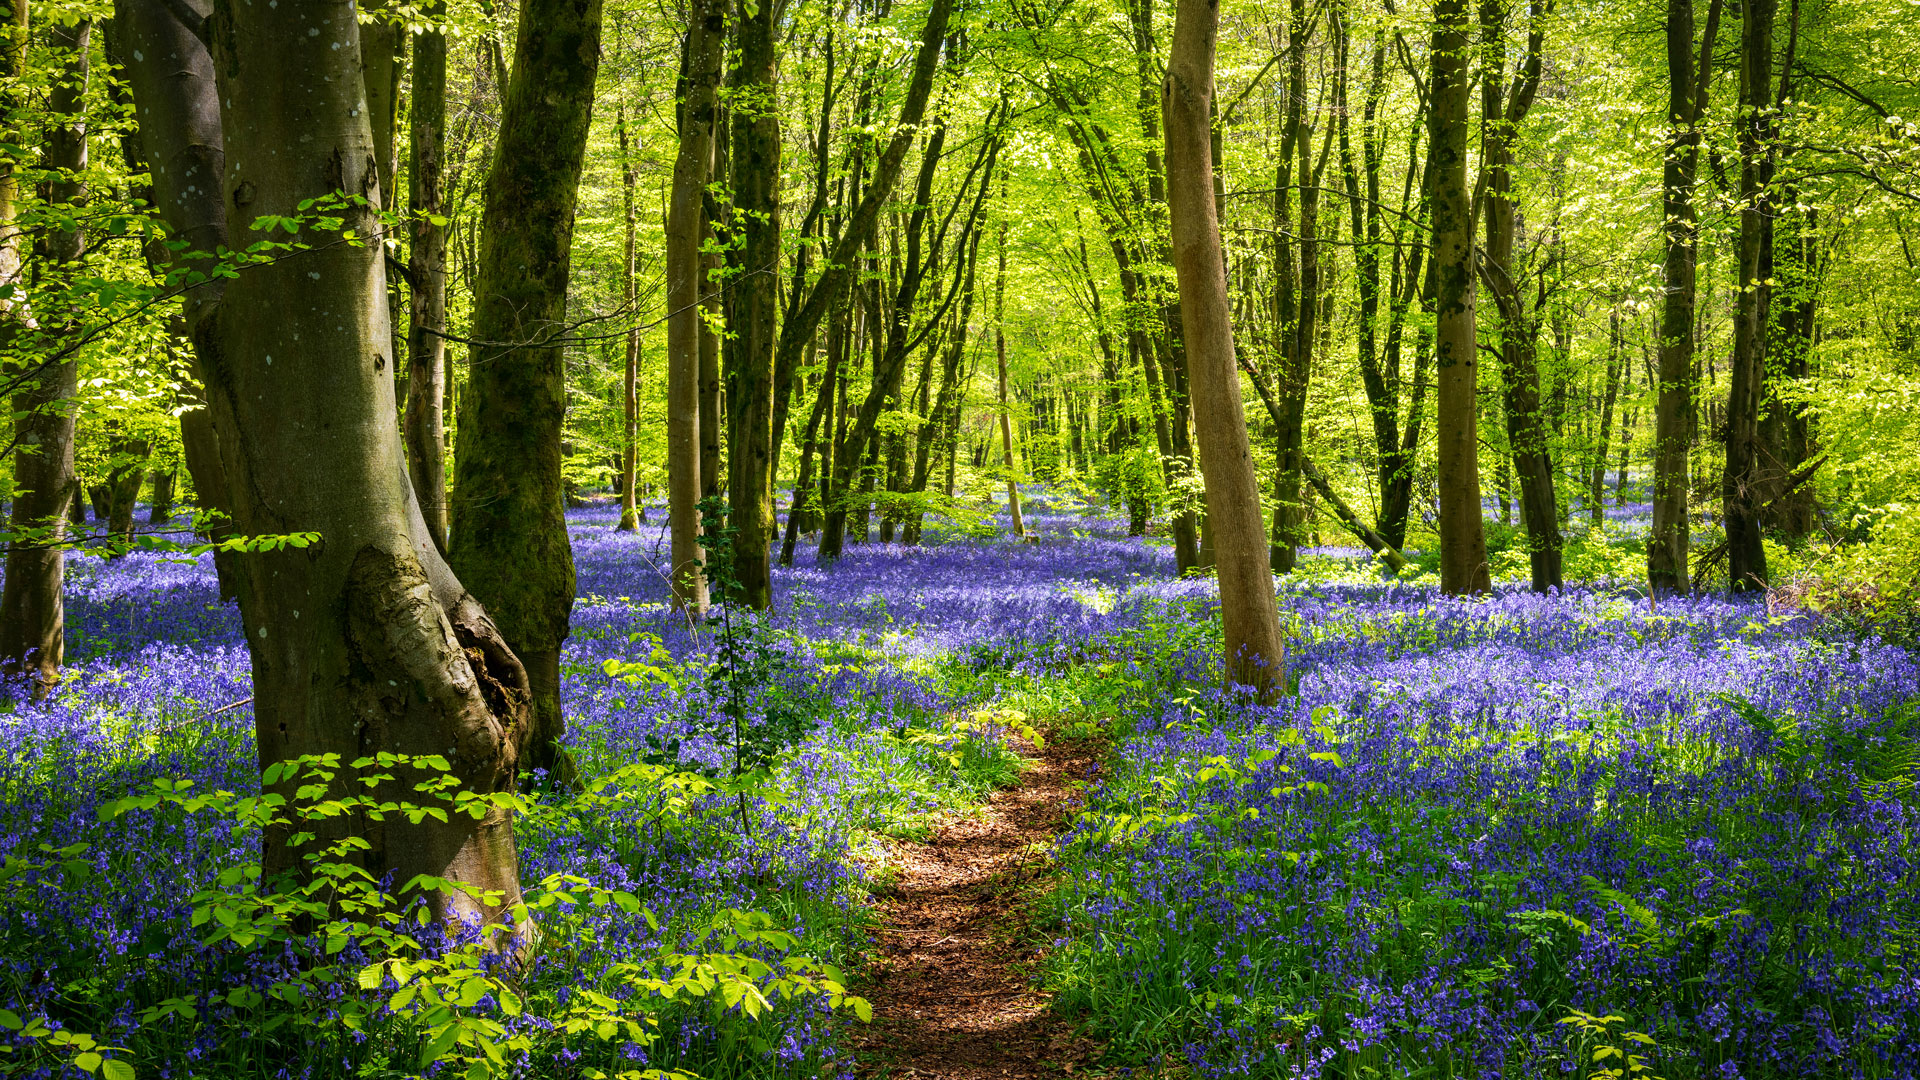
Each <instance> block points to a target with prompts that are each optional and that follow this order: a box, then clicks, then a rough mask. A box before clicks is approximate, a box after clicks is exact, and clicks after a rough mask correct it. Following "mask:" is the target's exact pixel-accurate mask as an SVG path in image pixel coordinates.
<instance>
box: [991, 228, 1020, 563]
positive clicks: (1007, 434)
mask: <svg viewBox="0 0 1920 1080" xmlns="http://www.w3.org/2000/svg"><path fill="white" fill-rule="evenodd" d="M996 248H997V250H998V258H999V270H998V272H997V273H996V274H995V275H994V279H993V354H994V358H995V364H996V367H997V370H998V371H999V373H1000V379H999V387H1000V410H999V411H1000V465H1001V467H1002V468H1004V469H1006V471H1007V512H1008V513H1009V514H1011V515H1012V516H1013V535H1015V536H1025V535H1027V524H1026V522H1025V521H1024V520H1023V519H1022V518H1021V516H1020V480H1019V476H1018V474H1017V473H1016V472H1015V466H1014V460H1013V408H1012V403H1011V401H1010V400H1009V399H1008V396H1007V223H1006V221H1005V220H1004V219H1002V220H1001V222H1000V242H999V243H998V244H997V245H996Z"/></svg>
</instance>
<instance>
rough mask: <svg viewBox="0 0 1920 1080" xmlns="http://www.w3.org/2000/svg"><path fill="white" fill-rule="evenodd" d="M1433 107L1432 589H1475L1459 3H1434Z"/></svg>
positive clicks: (1470, 286) (1482, 577) (1476, 435)
mask: <svg viewBox="0 0 1920 1080" xmlns="http://www.w3.org/2000/svg"><path fill="white" fill-rule="evenodd" d="M1433 14H1434V27H1433V53H1432V55H1433V78H1432V87H1433V89H1432V94H1433V105H1432V108H1431V109H1429V110H1428V114H1427V123H1428V126H1429V135H1428V143H1429V145H1430V146H1431V147H1432V164H1431V165H1429V166H1428V167H1429V168H1430V169H1431V170H1432V172H1433V178H1432V183H1433V189H1432V190H1433V271H1434V276H1435V279H1436V280H1435V296H1434V303H1435V307H1436V315H1437V317H1438V327H1437V329H1436V331H1435V334H1434V349H1435V353H1434V368H1435V381H1436V384H1437V385H1436V389H1437V391H1438V393H1437V398H1438V400H1437V402H1436V408H1435V426H1436V427H1437V428H1438V431H1437V432H1436V433H1435V442H1436V444H1437V447H1438V450H1439V456H1440V465H1439V486H1440V588H1441V591H1443V592H1445V593H1446V594H1447V595H1449V596H1461V595H1466V594H1469V593H1484V592H1487V591H1488V590H1490V589H1491V588H1492V587H1493V585H1492V581H1491V579H1490V578H1489V576H1488V573H1487V538H1486V530H1485V527H1484V525H1483V523H1482V520H1481V512H1480V424H1479V413H1478V410H1479V402H1478V400H1477V398H1476V393H1477V391H1478V388H1479V371H1480V367H1479V357H1478V355H1477V350H1478V342H1477V341H1476V340H1475V337H1474V311H1473V308H1474V292H1475V290H1474V274H1473V196H1472V195H1471V193H1470V192H1468V190H1467V130H1468V123H1467V111H1468V109H1467V106H1468V93H1469V91H1470V89H1471V82H1472V80H1471V78H1470V77H1469V73H1468V66H1467V62H1468V59H1469V48H1470V47H1469V44H1468V40H1467V27H1468V21H1467V5H1466V0H1435V3H1434V11H1433Z"/></svg>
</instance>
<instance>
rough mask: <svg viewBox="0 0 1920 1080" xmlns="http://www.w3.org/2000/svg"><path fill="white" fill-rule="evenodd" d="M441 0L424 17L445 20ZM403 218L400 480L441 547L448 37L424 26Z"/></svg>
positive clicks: (416, 48)
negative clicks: (403, 457) (408, 291)
mask: <svg viewBox="0 0 1920 1080" xmlns="http://www.w3.org/2000/svg"><path fill="white" fill-rule="evenodd" d="M445 12H446V5H445V3H444V2H443V0H434V2H433V3H430V4H429V5H428V6H427V7H426V8H425V9H424V13H425V14H426V17H427V19H428V20H429V21H434V20H438V19H440V18H443V17H444V16H445ZM411 107H412V114H413V115H412V120H411V123H410V124H409V148H410V155H409V156H410V158H411V160H410V162H409V164H408V168H407V182H408V199H407V207H408V210H409V211H410V215H411V216H410V217H409V219H408V222H407V229H408V231H409V233H410V234H411V243H410V245H409V247H408V249H407V274H408V276H409V278H410V279H411V281H410V284H411V285H412V287H413V293H412V295H413V299H412V302H411V303H409V304H408V305H407V414H406V440H407V475H408V476H410V477H412V479H413V490H414V494H415V496H416V497H417V498H418V499H419V500H420V513H421V515H422V516H423V517H425V518H426V522H427V530H428V531H429V532H431V533H432V534H433V541H434V543H436V544H438V545H440V549H441V550H442V551H445V550H446V548H447V461H446V442H447V418H446V411H445V409H446V406H445V400H446V392H447V343H446V339H445V338H443V337H442V336H441V335H442V333H444V332H445V330H446V327H447V226H446V220H447V217H448V213H447V205H446V195H445V192H444V191H443V190H442V186H443V185H442V175H443V172H444V168H445V157H446V138H447V36H446V35H445V34H444V33H442V32H440V31H439V30H437V29H434V28H432V27H429V28H427V29H425V30H423V31H421V32H420V34H419V35H418V36H417V37H416V38H415V39H414V44H413V94H412V106H411Z"/></svg>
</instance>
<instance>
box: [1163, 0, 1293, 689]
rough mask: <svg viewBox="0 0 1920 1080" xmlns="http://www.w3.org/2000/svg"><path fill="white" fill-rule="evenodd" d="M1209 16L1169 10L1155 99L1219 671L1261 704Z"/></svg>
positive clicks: (1253, 539) (1275, 649) (1263, 653)
mask: <svg viewBox="0 0 1920 1080" xmlns="http://www.w3.org/2000/svg"><path fill="white" fill-rule="evenodd" d="M1219 18H1220V9H1219V5H1218V0H1180V3H1179V6H1178V8H1177V9H1176V14H1175V17H1174V30H1173V45H1172V49H1171V51H1170V52H1169V54H1168V57H1167V73H1166V81H1165V83H1164V84H1163V87H1162V90H1161V108H1162V110H1163V115H1164V117H1165V125H1164V128H1165V131H1166V148H1167V181H1168V183H1167V196H1168V198H1167V209H1168V216H1169V223H1170V225H1171V226H1172V233H1173V265H1174V271H1175V273H1176V275H1177V276H1178V280H1179V285H1180V318H1181V326H1182V329H1183V331H1184V339H1185V342H1186V354H1187V367H1188V372H1189V375H1190V379H1191V387H1192V391H1193V404H1194V417H1195V419H1196V421H1197V422H1198V426H1199V435H1200V439H1199V441H1200V455H1201V458H1202V466H1203V469H1204V473H1205V477H1206V499H1207V522H1208V525H1209V527H1210V528H1211V529H1212V530H1213V535H1214V545H1215V552H1216V555H1217V558H1218V560H1219V561H1218V566H1219V578H1220V617H1221V623H1222V625H1223V628H1224V630H1225V637H1226V662H1227V670H1228V672H1229V674H1230V676H1231V677H1232V678H1233V679H1234V680H1235V681H1237V682H1240V683H1242V684H1245V685H1248V686H1252V687H1255V688H1257V689H1258V690H1259V691H1260V692H1261V694H1262V696H1270V695H1271V694H1272V693H1274V691H1275V690H1276V688H1277V687H1278V686H1279V684H1280V683H1281V681H1282V671H1281V667H1282V664H1283V662H1284V660H1285V646H1284V644H1283V643H1282V641H1281V639H1280V619H1279V613H1278V610H1277V609H1276V607H1275V605H1274V596H1273V575H1272V572H1271V571H1270V570H1269V569H1268V567H1267V551H1266V535H1265V529H1264V528H1263V527H1262V521H1261V514H1260V488H1259V483H1258V480H1257V479H1256V478H1255V475H1254V469H1253V454H1252V450H1251V448H1250V447H1249V445H1248V442H1247V420H1246V413H1245V410H1244V408H1243V406H1242V404H1241V395H1240V376H1239V373H1238V370H1237V369H1236V367H1235V364H1234V356H1233V322H1232V319H1231V316H1230V312H1229V308H1228V303H1227V276H1226V262H1225V258H1224V256H1223V254H1222V252H1221V247H1220V223H1219V220H1218V218H1217V217H1216V210H1215V206H1214V199H1213V183H1212V176H1213V163H1212V154H1213V151H1212V147H1211V145H1210V142H1211V139H1210V138H1209V133H1210V127H1211V124H1210V118H1211V115H1212V99H1213V58H1214V47H1215V37H1216V34H1217V33H1218V27H1219Z"/></svg>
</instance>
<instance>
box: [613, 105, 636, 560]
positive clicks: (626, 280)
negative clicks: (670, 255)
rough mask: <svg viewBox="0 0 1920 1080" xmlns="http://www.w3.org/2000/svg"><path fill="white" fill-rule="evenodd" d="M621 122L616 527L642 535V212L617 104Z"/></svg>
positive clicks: (621, 115) (623, 115) (623, 113)
mask: <svg viewBox="0 0 1920 1080" xmlns="http://www.w3.org/2000/svg"><path fill="white" fill-rule="evenodd" d="M617 112H618V119H617V120H616V121H615V124H614V126H615V127H616V128H617V129H618V131H619V135H620V200H621V207H622V209H623V210H624V211H625V217H626V242H625V243H624V244H623V245H622V247H621V260H620V295H621V306H622V307H623V308H625V310H626V313H627V318H628V320H630V321H629V324H628V326H627V334H626V338H627V340H626V365H625V371H624V375H625V377H624V378H623V379H622V380H621V382H622V389H623V390H624V393H623V394H622V395H621V405H622V409H621V423H620V481H619V486H620V521H619V522H618V524H616V525H615V528H616V529H618V530H619V531H620V532H639V531H640V513H639V504H640V499H639V494H638V493H637V492H635V491H634V479H635V477H634V473H635V466H636V462H635V461H634V453H635V449H636V447H635V444H636V443H637V442H638V441H639V438H640V313H639V311H638V307H639V299H640V287H639V281H638V278H639V266H638V264H637V263H636V261H635V260H636V259H638V257H639V256H638V253H637V250H636V249H637V247H638V244H639V235H640V211H639V208H638V207H637V206H635V205H634V197H633V188H634V172H635V168H636V166H635V163H634V160H633V147H632V145H631V142H632V140H630V139H629V138H628V137H627V104H626V102H625V101H621V102H618V103H617Z"/></svg>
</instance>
